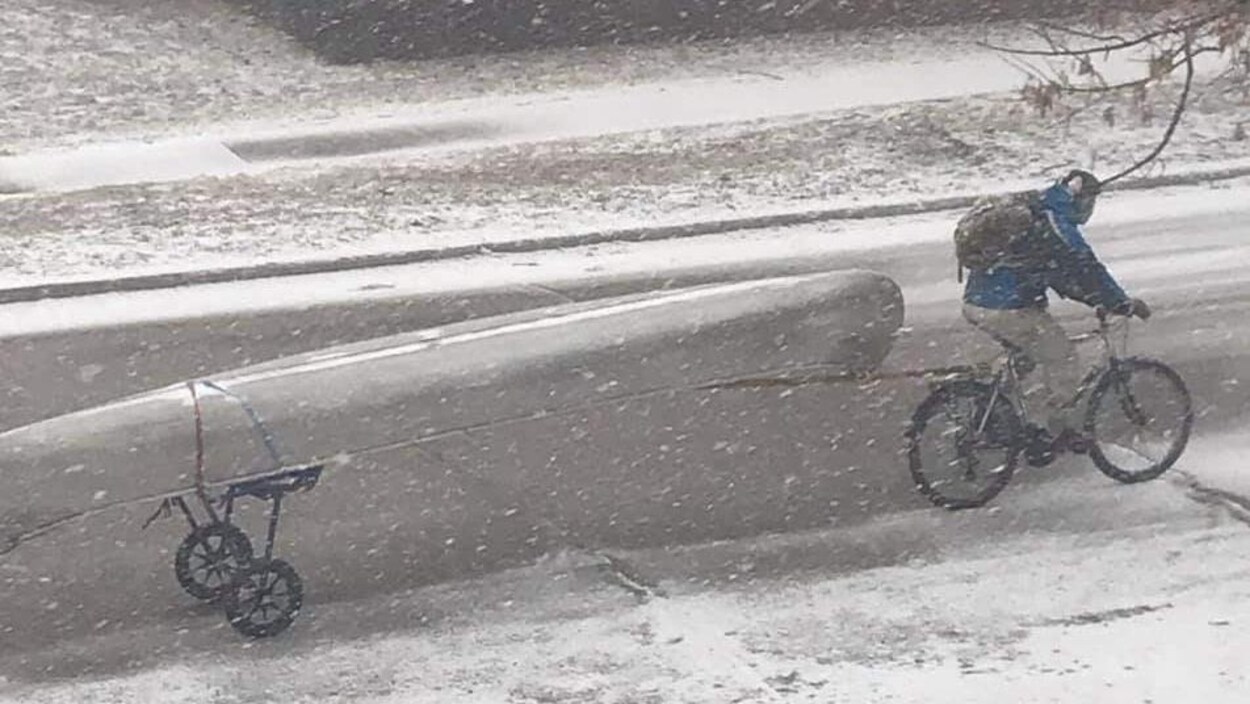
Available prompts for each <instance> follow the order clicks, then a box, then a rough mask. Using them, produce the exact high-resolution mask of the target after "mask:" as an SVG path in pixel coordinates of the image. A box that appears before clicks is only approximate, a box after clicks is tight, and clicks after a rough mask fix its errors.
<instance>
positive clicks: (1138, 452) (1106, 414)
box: [1085, 357, 1194, 484]
mask: <svg viewBox="0 0 1250 704" xmlns="http://www.w3.org/2000/svg"><path fill="white" fill-rule="evenodd" d="M1193 424H1194V412H1193V402H1192V401H1191V399H1190V396H1189V390H1188V389H1186V388H1185V382H1184V381H1183V380H1181V377H1180V375H1179V374H1177V373H1176V372H1175V371H1174V370H1173V369H1172V368H1171V367H1169V366H1167V365H1166V364H1164V363H1162V362H1158V361H1155V360H1153V359H1142V358H1137V357H1133V358H1129V359H1123V360H1120V361H1119V363H1118V364H1116V366H1115V367H1113V368H1112V369H1109V370H1107V371H1106V372H1105V373H1104V374H1103V375H1102V378H1101V379H1099V380H1098V385H1097V386H1096V387H1094V392H1093V394H1092V395H1091V396H1090V400H1089V406H1088V407H1087V409H1086V412H1085V432H1086V433H1087V434H1088V435H1089V438H1090V440H1091V441H1092V442H1091V446H1090V453H1089V454H1090V458H1091V459H1092V460H1093V461H1094V464H1095V466H1097V467H1098V469H1099V470H1100V471H1101V472H1102V473H1103V474H1105V475H1107V476H1108V477H1111V478H1112V479H1115V480H1116V481H1119V482H1123V483H1125V484H1136V483H1138V482H1145V481H1149V480H1151V479H1155V478H1157V477H1159V476H1160V475H1161V474H1163V473H1164V472H1166V471H1167V470H1168V469H1169V468H1170V467H1172V465H1174V464H1176V461H1177V460H1178V459H1180V456H1181V453H1183V452H1184V451H1185V446H1186V445H1188V444H1189V434H1190V432H1191V431H1192V429H1193Z"/></svg>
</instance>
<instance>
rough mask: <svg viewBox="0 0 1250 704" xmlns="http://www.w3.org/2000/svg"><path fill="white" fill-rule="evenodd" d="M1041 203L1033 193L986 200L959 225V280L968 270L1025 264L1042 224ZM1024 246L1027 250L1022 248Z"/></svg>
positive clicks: (981, 201) (957, 233) (994, 197)
mask: <svg viewBox="0 0 1250 704" xmlns="http://www.w3.org/2000/svg"><path fill="white" fill-rule="evenodd" d="M1038 211H1039V203H1038V197H1037V194H1036V193H1034V192H1032V191H1025V192H1022V193H1009V194H1006V195H996V196H986V197H984V198H981V199H980V200H978V201H977V202H976V203H973V205H972V208H971V209H970V210H969V211H968V212H967V213H965V214H964V216H963V217H961V218H960V219H959V222H958V223H957V224H956V225H955V258H956V259H958V260H959V280H960V281H963V271H964V269H982V270H984V269H989V268H991V267H993V266H994V265H995V264H1004V263H1012V264H1021V263H1025V262H1024V261H1023V259H1022V257H1027V252H1028V250H1030V249H1032V248H1031V247H1028V246H1027V239H1028V237H1029V235H1030V234H1031V233H1032V232H1033V231H1034V229H1035V228H1034V225H1035V224H1036V223H1037V221H1038ZM1022 245H1024V246H1022Z"/></svg>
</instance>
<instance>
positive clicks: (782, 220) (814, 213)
mask: <svg viewBox="0 0 1250 704" xmlns="http://www.w3.org/2000/svg"><path fill="white" fill-rule="evenodd" d="M1243 176H1250V166H1239V167H1232V168H1225V169H1216V170H1212V171H1204V172H1195V173H1182V174H1174V175H1163V176H1151V177H1146V178H1141V179H1135V180H1133V181H1128V182H1119V183H1116V184H1112V185H1111V186H1110V187H1109V188H1108V190H1109V191H1137V190H1147V189H1152V188H1163V187H1167V186H1181V185H1194V184H1199V183H1204V182H1208V181H1223V180H1228V179H1233V178H1240V177H1243ZM983 195H985V194H976V195H965V196H950V197H947V198H937V199H933V200H920V201H908V202H902V203H886V204H881V205H867V206H854V207H843V208H829V209H822V210H804V211H797V212H791V213H777V214H773V215H758V216H751V217H743V218H729V219H724V220H710V221H705V222H697V223H688V224H685V225H662V226H658V227H635V228H624V229H616V230H600V231H595V232H587V233H581V234H575V235H563V236H559V237H531V238H527V239H519V240H510V241H505V242H496V243H489V244H486V243H482V244H468V245H459V246H455V247H445V248H435V249H414V250H408V251H404V252H387V253H382V254H367V255H357V256H350V257H341V258H336V259H321V260H308V261H301V262H273V263H267V264H259V265H256V266H243V267H223V268H218V269H203V270H199V271H188V272H173V273H168V274H148V275H141V276H131V277H122V278H116V279H94V280H88V281H73V282H66V283H53V284H35V285H31V286H19V287H15V288H9V289H0V305H2V304H6V303H22V302H29V301H37V300H42V299H47V298H71V297H75V296H90V295H95V294H100V293H115V292H127V291H146V290H153V289H161V288H172V287H175V286H189V285H195V284H212V283H228V282H232V281H246V280H251V279H266V278H273V277H281V276H299V275H304V274H324V273H330V272H335V271H349V270H352V269H369V268H374V267H382V266H396V265H402V264H416V263H419V262H430V261H438V260H443V259H457V258H460V257H467V256H472V255H475V254H486V253H496V254H521V253H527V252H539V251H543V250H549V249H563V248H566V247H580V246H586V245H592V244H604V243H609V242H652V241H660V240H672V239H682V238H687V237H700V236H704V235H716V234H724V233H728V232H735V231H739V230H759V229H767V228H782V227H793V226H796V225H807V224H811V223H816V222H827V221H831V220H871V219H876V218H886V217H899V216H906V215H921V214H925V213H935V212H941V211H944V210H953V209H956V208H966V207H968V206H969V205H972V204H973V203H974V202H976V200H977V199H979V198H981V197H982V196H983Z"/></svg>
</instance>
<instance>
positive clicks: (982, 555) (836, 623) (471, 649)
mask: <svg viewBox="0 0 1250 704" xmlns="http://www.w3.org/2000/svg"><path fill="white" fill-rule="evenodd" d="M1243 440H1244V439H1243ZM1005 498H1006V500H1005V501H1003V502H1000V504H999V505H998V507H997V508H995V509H993V510H984V511H977V512H971V513H964V514H950V513H946V512H942V511H937V510H922V511H917V512H913V513H905V514H901V515H895V516H892V517H883V518H880V519H877V520H875V521H873V522H870V523H869V524H868V525H864V526H859V527H852V528H847V529H841V530H837V531H835V530H825V531H816V532H813V533H809V534H803V535H797V536H774V537H770V538H762V539H758V540H756V541H740V542H738V543H733V544H718V545H705V546H694V547H689V548H681V549H676V550H674V551H672V552H671V553H663V551H654V550H653V551H651V552H650V553H640V554H637V555H634V556H632V557H633V559H635V560H636V564H640V565H643V569H644V570H651V571H652V572H653V576H658V577H659V578H660V584H661V586H662V587H663V588H664V590H665V595H663V596H653V597H651V598H650V599H648V600H646V601H639V600H638V599H637V598H635V597H634V596H631V595H630V594H628V593H627V592H626V591H624V590H622V589H620V588H619V587H616V586H613V585H612V584H611V583H609V582H608V581H607V580H605V579H603V570H602V569H601V565H602V563H601V561H599V560H596V559H595V558H593V557H592V556H588V555H578V554H566V555H562V556H555V557H554V558H552V559H551V560H548V561H547V562H545V563H542V564H539V565H536V566H534V567H529V568H524V569H519V570H514V571H511V572H507V573H502V574H498V575H493V576H491V577H487V578H483V579H480V580H476V581H474V582H467V583H459V584H454V585H443V586H439V587H431V588H429V589H425V590H419V591H417V592H414V593H412V594H409V595H406V596H402V595H401V596H398V597H388V598H387V599H386V600H385V603H382V602H376V603H375V602H370V603H353V604H314V605H311V606H310V607H309V609H308V610H309V613H307V614H305V618H307V619H309V620H308V621H307V622H305V623H303V624H302V627H303V628H305V629H307V630H309V631H311V632H312V633H314V634H315V633H326V634H328V633H332V632H334V629H335V628H336V626H339V625H341V624H343V623H346V622H349V621H351V620H352V619H358V618H363V619H365V620H369V618H370V616H369V614H370V613H371V612H372V611H375V610H383V611H384V610H387V609H389V610H390V611H391V612H394V613H403V614H405V615H404V616H403V619H406V620H414V619H417V618H418V615H419V614H425V615H427V616H428V621H427V622H426V623H425V625H424V626H422V627H417V628H415V630H408V629H400V630H398V631H393V632H390V633H387V634H382V635H374V636H367V637H361V638H349V639H339V638H333V637H329V636H328V635H325V636H316V635H313V636H310V637H308V638H304V639H301V640H297V641H296V642H294V643H289V642H285V641H283V640H279V641H275V642H270V643H262V644H257V645H254V646H251V647H249V648H245V649H243V650H239V648H238V644H237V643H236V642H234V641H233V640H232V637H231V635H230V634H228V633H227V632H222V633H220V638H219V639H218V640H216V641H214V642H215V643H216V645H214V646H213V651H212V652H210V653H203V654H200V655H199V656H198V657H196V658H195V659H175V661H174V662H166V664H164V665H162V666H160V667H157V668H155V669H151V670H144V671H140V672H133V673H129V674H120V675H117V676H114V677H111V678H107V679H104V680H96V681H91V680H83V681H73V682H66V683H61V684H52V685H45V686H33V687H32V686H28V685H24V684H20V683H18V682H16V681H14V682H12V683H10V685H11V694H10V696H12V697H15V698H14V699H12V700H11V701H15V702H16V701H22V702H30V703H41V704H42V703H46V704H62V703H66V704H67V703H68V702H74V703H75V704H80V703H81V704H92V703H100V704H103V703H105V702H108V703H114V702H117V703H120V702H129V701H139V700H144V701H153V700H157V699H159V700H160V701H163V702H170V703H179V704H201V703H205V704H206V703H208V702H235V701H237V702H243V701H257V702H268V701H275V702H276V701H284V702H290V701H308V702H313V701H315V702H359V703H361V704H383V703H386V704H391V703H396V704H397V703H399V702H405V703H408V702H431V703H435V702H437V703H440V704H441V703H444V702H473V703H475V704H476V703H480V704H496V703H500V702H508V703H510V702H515V703H518V704H521V703H529V702H546V703H549V704H565V703H567V704H571V703H573V702H582V703H585V702H612V703H625V702H655V703H669V702H689V703H697V702H707V703H709V704H712V703H717V704H719V703H721V702H760V703H763V702H788V701H815V702H828V703H832V702H846V703H848V704H851V703H854V704H863V703H873V702H891V701H898V702H907V701H925V702H934V703H938V704H942V703H946V702H949V703H950V704H967V703H969V702H971V703H973V704H976V703H979V702H985V703H986V704H989V703H991V702H1002V701H1013V702H1073V701H1099V702H1133V703H1135V704H1136V703H1138V702H1143V701H1154V702H1180V701H1203V702H1228V703H1230V704H1231V703H1233V702H1242V701H1245V697H1246V696H1247V694H1250V676H1248V675H1247V674H1246V673H1247V671H1250V651H1248V650H1247V649H1246V648H1245V647H1244V642H1243V639H1241V638H1238V637H1237V633H1239V632H1240V631H1241V630H1243V629H1244V627H1245V625H1246V624H1247V623H1250V599H1247V597H1248V596H1250V586H1248V585H1247V582H1246V575H1247V574H1250V528H1247V526H1246V525H1245V524H1243V523H1241V522H1239V521H1237V520H1234V519H1233V518H1231V517H1230V516H1229V514H1228V513H1227V512H1225V511H1223V510H1222V509H1220V508H1218V507H1209V506H1206V505H1204V504H1201V503H1197V502H1194V501H1192V500H1191V499H1189V498H1186V497H1185V495H1184V493H1183V489H1182V488H1181V487H1179V486H1177V485H1174V484H1170V483H1168V482H1166V481H1160V482H1156V483H1153V484H1148V485H1142V486H1138V487H1120V486H1115V485H1113V484H1112V483H1110V482H1108V481H1107V480H1106V479H1105V478H1102V477H1099V476H1097V475H1095V474H1094V473H1093V472H1092V471H1090V470H1089V469H1088V468H1085V469H1084V470H1082V472H1081V473H1077V474H1073V475H1072V476H1065V477H1064V478H1063V479H1060V480H1057V481H1053V482H1048V483H1042V484H1036V483H1033V484H1031V485H1029V484H1028V482H1027V480H1026V487H1025V488H1016V489H1014V490H1013V491H1011V492H1009V496H1007V497H1005ZM891 536H893V537H891ZM894 540H897V541H899V544H898V545H894V544H893V543H892V541H894ZM838 544H843V545H845V544H857V545H860V546H864V545H874V544H875V545H877V550H878V552H880V553H883V554H886V555H889V556H888V557H885V558H884V561H883V562H881V563H880V564H879V565H877V566H874V565H872V564H870V563H867V564H853V563H852V564H838V563H837V562H836V561H832V562H826V563H823V564H822V565H821V566H820V567H818V568H816V569H814V570H806V571H797V572H796V571H793V570H785V569H781V570H773V571H772V572H769V571H768V570H764V571H763V572H760V571H759V570H758V569H757V567H755V566H753V565H757V564H764V563H767V562H769V561H770V559H771V560H773V561H775V560H776V559H777V556H778V555H780V554H784V553H786V552H787V551H789V552H791V553H792V552H793V551H795V550H820V549H823V546H832V545H838ZM909 551H910V552H909ZM704 564H711V565H714V566H715V567H714V568H713V570H712V571H713V572H714V573H715V574H711V573H706V572H705V573H700V569H701V568H700V567H692V566H691V565H704ZM725 575H728V577H726V576H725ZM206 618H207V617H206ZM0 692H3V689H0ZM2 698H3V694H0V699H2Z"/></svg>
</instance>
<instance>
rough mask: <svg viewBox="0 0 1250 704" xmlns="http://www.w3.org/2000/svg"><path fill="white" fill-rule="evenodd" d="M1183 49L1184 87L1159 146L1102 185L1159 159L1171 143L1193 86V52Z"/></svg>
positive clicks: (1187, 47)
mask: <svg viewBox="0 0 1250 704" xmlns="http://www.w3.org/2000/svg"><path fill="white" fill-rule="evenodd" d="M1185 48H1186V51H1185V87H1184V88H1182V89H1181V97H1180V98H1179V99H1178V100H1177V101H1176V110H1175V111H1174V112H1173V113H1172V121H1171V122H1170V123H1169V124H1168V128H1167V130H1166V131H1165V132H1164V133H1163V138H1162V139H1161V140H1159V144H1158V145H1157V146H1156V147H1155V148H1154V150H1153V151H1151V152H1150V153H1149V154H1147V155H1146V156H1145V157H1144V158H1142V159H1140V160H1138V161H1137V163H1135V164H1133V165H1132V166H1130V167H1128V168H1127V169H1125V170H1123V171H1121V172H1120V173H1118V174H1116V175H1114V176H1112V177H1111V178H1109V179H1107V180H1106V181H1104V182H1103V183H1104V184H1108V183H1112V182H1115V181H1118V180H1119V179H1122V178H1124V177H1125V176H1128V175H1129V174H1131V173H1133V172H1134V171H1137V170H1138V169H1140V168H1142V167H1143V166H1145V165H1147V164H1149V163H1150V162H1152V161H1154V160H1155V159H1157V158H1158V157H1159V155H1160V154H1162V153H1163V150H1164V149H1166V148H1167V146H1168V144H1169V143H1170V142H1171V141H1172V135H1173V134H1175V133H1176V128H1177V126H1179V125H1180V123H1181V116H1182V115H1184V114H1185V106H1186V103H1188V101H1189V91H1190V89H1191V88H1192V87H1193V84H1194V55H1195V52H1193V51H1189V50H1188V49H1189V46H1188V44H1187V45H1186V47H1185Z"/></svg>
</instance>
